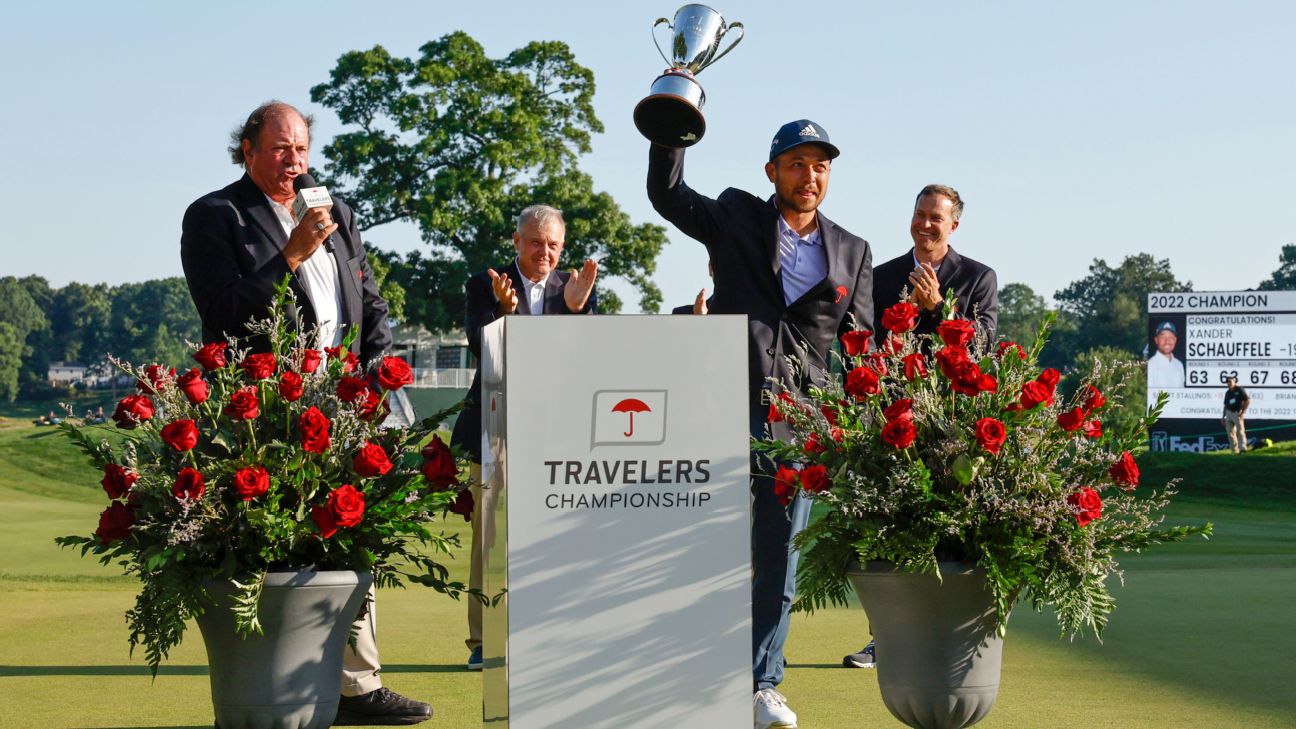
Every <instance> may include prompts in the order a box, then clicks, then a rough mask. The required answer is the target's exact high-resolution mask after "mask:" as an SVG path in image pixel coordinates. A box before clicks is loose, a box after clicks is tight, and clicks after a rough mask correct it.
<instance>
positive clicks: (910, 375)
mask: <svg viewBox="0 0 1296 729" xmlns="http://www.w3.org/2000/svg"><path fill="white" fill-rule="evenodd" d="M902 361H903V362H904V373H905V379H906V380H909V381H910V382H913V381H914V380H916V379H918V378H920V377H926V376H927V358H926V357H925V356H923V354H922V352H914V353H913V354H906V355H905V356H904V359H903V360H902Z"/></svg>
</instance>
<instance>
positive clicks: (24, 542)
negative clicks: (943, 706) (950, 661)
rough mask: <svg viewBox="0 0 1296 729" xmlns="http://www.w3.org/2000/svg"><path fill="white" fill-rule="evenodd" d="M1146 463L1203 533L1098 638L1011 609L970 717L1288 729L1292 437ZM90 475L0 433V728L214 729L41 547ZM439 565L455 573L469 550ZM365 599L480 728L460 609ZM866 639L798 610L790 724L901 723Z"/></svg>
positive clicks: (197, 647) (1006, 721)
mask: <svg viewBox="0 0 1296 729" xmlns="http://www.w3.org/2000/svg"><path fill="white" fill-rule="evenodd" d="M1141 464H1142V469H1143V483H1144V484H1152V483H1157V482H1163V481H1165V480H1167V479H1169V478H1172V477H1182V478H1183V481H1182V483H1181V486H1180V488H1181V497H1180V499H1179V501H1178V502H1177V504H1176V505H1175V506H1174V507H1173V512H1172V521H1179V522H1184V521H1188V522H1200V521H1205V520H1208V519H1209V520H1211V521H1214V522H1215V525H1216V536H1215V538H1214V539H1213V540H1211V541H1210V542H1206V541H1202V540H1196V541H1192V542H1189V543H1185V544H1176V545H1169V546H1166V547H1162V548H1159V549H1158V550H1155V551H1152V552H1150V553H1148V554H1146V555H1138V556H1132V557H1129V558H1128V559H1127V560H1126V562H1125V564H1126V568H1127V569H1126V575H1125V577H1126V584H1125V586H1124V587H1118V588H1117V589H1116V590H1115V593H1116V597H1117V600H1118V607H1117V610H1116V612H1115V614H1114V616H1113V619H1112V622H1111V625H1110V626H1109V628H1108V630H1107V632H1106V633H1105V634H1104V640H1103V642H1101V643H1100V642H1098V641H1097V640H1095V639H1094V638H1093V637H1092V636H1086V637H1082V638H1078V639H1076V640H1075V641H1067V640H1062V639H1059V638H1058V636H1057V627H1056V623H1055V621H1054V619H1053V616H1052V615H1051V614H1044V615H1038V614H1035V613H1033V612H1031V611H1030V609H1029V607H1028V606H1025V605H1019V606H1018V608H1017V610H1016V612H1015V613H1014V614H1013V617H1012V620H1011V622H1010V624H1009V630H1008V639H1007V643H1006V645H1005V653H1004V673H1003V683H1002V688H1001V691H1000V696H999V701H998V703H997V704H996V706H995V708H994V710H993V711H992V712H991V714H990V716H989V717H988V718H987V719H986V720H985V721H984V722H982V723H981V724H979V725H978V726H983V727H986V728H987V729H996V728H999V729H1010V728H1011V729H1016V728H1030V729H1035V728H1039V727H1045V728H1051V727H1059V728H1070V727H1074V728H1076V729H1080V728H1082V727H1083V728H1085V729H1088V728H1090V727H1112V728H1117V727H1119V728H1121V729H1125V728H1127V727H1158V728H1159V727H1190V728H1196V727H1200V728H1202V729H1205V728H1207V727H1209V728H1211V729H1216V728H1217V727H1257V728H1266V727H1274V728H1277V727H1292V726H1296V697H1294V696H1293V693H1294V692H1292V691H1291V690H1290V685H1291V684H1292V683H1293V682H1296V663H1294V662H1293V661H1292V659H1291V656H1293V655H1296V630H1294V628H1296V625H1294V623H1296V620H1293V618H1292V616H1293V615H1296V611H1293V610H1292V607H1291V606H1292V605H1293V604H1296V529H1293V528H1292V525H1293V522H1294V521H1296V518H1294V517H1296V478H1293V476H1292V474H1293V473H1294V472H1296V445H1284V446H1280V447H1276V448H1274V449H1267V450H1265V451H1260V452H1256V453H1252V454H1248V455H1245V456H1233V455H1231V454H1208V455H1197V454H1157V455H1150V456H1147V457H1144V458H1143V459H1141ZM98 479H99V476H98V474H96V473H94V472H92V471H91V470H90V469H89V467H88V466H86V465H85V463H84V461H83V460H82V459H81V457H80V456H79V454H77V453H76V451H75V450H74V449H72V448H71V446H70V445H69V444H67V443H66V442H65V441H64V440H63V438H62V437H61V436H59V435H58V433H57V431H55V430H54V429H45V428H31V427H22V428H10V429H0V611H3V613H4V614H5V615H6V618H7V619H6V620H5V621H4V622H3V624H2V627H0V727H33V728H36V727H40V728H42V729H43V728H47V727H210V726H211V708H210V696H209V693H208V686H207V677H206V661H205V655H204V653H203V648H202V641H201V640H200V639H199V637H198V634H197V633H196V632H194V633H192V634H191V635H190V639H189V640H188V641H187V642H186V643H184V644H183V645H181V646H180V648H179V649H178V650H176V651H175V652H174V653H173V654H172V656H171V659H170V660H169V661H168V662H167V663H165V664H164V665H163V668H162V671H161V673H160V674H159V676H158V678H157V680H156V681H150V680H149V678H148V672H147V668H146V666H145V665H144V662H143V660H142V658H141V657H139V656H136V657H134V658H131V657H130V656H128V654H127V644H126V632H125V622H124V619H123V617H122V613H123V612H124V611H125V610H126V609H127V607H129V606H130V604H131V602H132V600H133V596H134V585H133V584H132V583H131V582H129V581H126V580H124V579H122V578H120V577H117V576H115V575H116V574H117V573H116V571H115V570H114V569H113V568H106V567H102V566H100V565H99V564H98V563H97V562H95V561H93V560H88V559H81V558H79V557H78V556H77V554H76V553H74V552H66V551H60V550H58V549H57V548H56V547H55V546H54V545H53V543H52V541H51V540H52V539H53V537H54V536H56V535H61V534H73V533H83V534H84V533H89V532H90V531H92V530H93V529H94V526H95V523H96V519H97V515H98V512H99V510H100V509H101V508H102V505H103V495H102V491H101V490H100V489H99V486H98ZM452 525H453V526H455V527H456V528H460V529H461V528H462V526H461V525H462V522H452ZM451 566H452V569H453V570H454V571H455V574H456V575H462V574H463V572H464V571H465V570H466V559H457V560H455V561H454V562H452V565H451ZM378 605H379V607H378V619H379V624H380V632H379V635H380V645H381V647H382V652H383V660H384V675H385V681H386V684H387V685H388V686H390V687H391V688H393V689H395V690H397V691H401V692H402V693H406V694H409V695H411V696H414V697H417V698H421V699H424V700H428V701H431V702H432V703H433V705H434V706H435V709H436V715H435V717H434V718H433V721H432V726H441V727H450V728H452V729H462V728H463V727H472V726H477V725H479V717H480V713H479V706H480V691H481V679H480V676H479V675H477V674H470V673H467V672H466V671H464V670H462V662H463V660H464V659H465V658H466V657H467V654H466V651H465V649H464V647H463V637H464V636H463V633H464V606H463V605H462V604H460V603H456V602H453V601H451V600H448V599H445V598H444V597H442V596H440V595H438V594H436V593H433V592H432V591H430V590H426V589H423V588H410V589H407V590H394V591H384V592H383V593H381V594H380V596H379V602H378ZM867 635H868V625H867V621H866V620H865V618H864V614H863V612H862V611H861V610H859V609H858V608H848V609H835V610H824V611H820V612H818V613H816V614H815V615H813V616H810V617H806V616H803V615H797V616H794V618H793V626H792V631H791V637H790V640H789V645H788V660H789V663H790V666H789V669H788V672H787V677H786V680H785V682H784V684H783V686H782V690H783V692H784V693H785V694H787V695H788V697H789V699H790V700H791V702H792V706H793V708H794V709H795V710H796V711H797V712H798V714H799V715H800V718H801V721H800V723H801V726H802V727H806V728H807V729H846V728H847V727H849V728H851V729H855V728H856V727H861V726H863V727H889V726H898V724H897V723H896V722H894V721H893V720H892V719H891V718H890V716H889V715H888V714H887V712H886V709H885V708H884V707H883V705H882V702H881V699H880V697H879V696H878V691H877V685H876V683H877V679H876V673H875V672H874V671H867V670H848V669H843V668H841V667H840V660H841V656H842V655H843V654H845V653H848V652H852V651H855V650H858V649H859V648H860V647H861V646H863V645H864V643H865V642H866V641H867ZM883 660H885V657H883ZM685 729H690V728H685ZM707 729H711V728H707ZM715 729H728V728H727V727H717V728H715Z"/></svg>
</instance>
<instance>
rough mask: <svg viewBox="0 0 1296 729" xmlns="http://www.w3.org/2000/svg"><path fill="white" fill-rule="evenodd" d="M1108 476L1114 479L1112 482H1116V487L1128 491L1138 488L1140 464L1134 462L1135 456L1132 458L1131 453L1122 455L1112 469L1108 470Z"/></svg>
mask: <svg viewBox="0 0 1296 729" xmlns="http://www.w3.org/2000/svg"><path fill="white" fill-rule="evenodd" d="M1107 475H1109V476H1111V477H1112V480H1113V481H1115V482H1116V485H1118V486H1120V487H1121V488H1124V489H1125V490H1126V491H1129V490H1130V489H1133V488H1134V487H1135V486H1138V483H1139V467H1138V464H1137V463H1135V462H1134V456H1131V455H1130V452H1129V451H1125V452H1124V453H1121V456H1120V458H1118V459H1117V460H1116V462H1115V463H1113V464H1112V467H1111V468H1109V469H1107Z"/></svg>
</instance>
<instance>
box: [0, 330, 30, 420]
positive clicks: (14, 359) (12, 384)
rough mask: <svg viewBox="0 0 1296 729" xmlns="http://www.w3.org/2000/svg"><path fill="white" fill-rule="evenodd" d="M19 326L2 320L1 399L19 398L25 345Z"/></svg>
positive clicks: (0, 346)
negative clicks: (19, 377)
mask: <svg viewBox="0 0 1296 729" xmlns="http://www.w3.org/2000/svg"><path fill="white" fill-rule="evenodd" d="M24 339H25V337H23V336H20V335H19V332H18V327H16V326H14V325H13V324H10V323H9V322H7V321H0V399H3V400H6V401H8V402H13V401H14V400H16V399H18V376H19V373H20V372H21V370H22V350H23V347H24V346H25V345H24V343H23V340H24Z"/></svg>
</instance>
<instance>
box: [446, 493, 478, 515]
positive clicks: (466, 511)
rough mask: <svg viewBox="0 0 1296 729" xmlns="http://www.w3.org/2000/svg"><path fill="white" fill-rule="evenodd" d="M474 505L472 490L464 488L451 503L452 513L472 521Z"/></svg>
mask: <svg viewBox="0 0 1296 729" xmlns="http://www.w3.org/2000/svg"><path fill="white" fill-rule="evenodd" d="M473 506H474V504H473V495H472V491H470V490H468V489H464V490H463V491H460V492H459V495H458V496H456V497H455V500H454V501H453V502H452V503H451V504H450V513H451V514H458V515H459V516H462V517H463V518H464V521H472V513H473Z"/></svg>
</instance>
